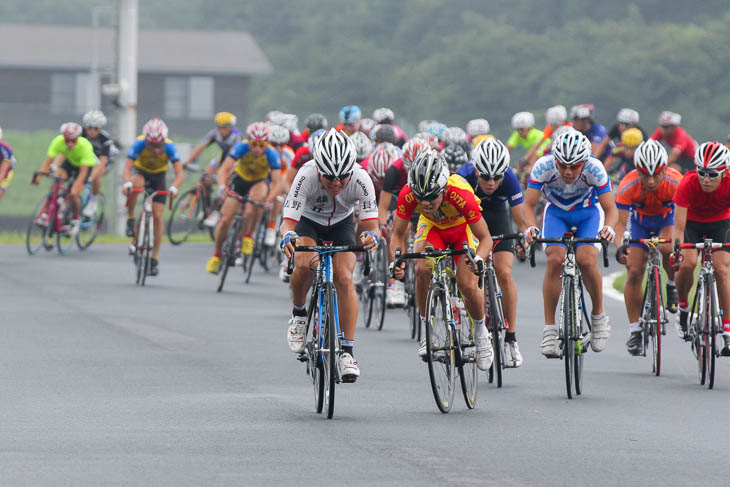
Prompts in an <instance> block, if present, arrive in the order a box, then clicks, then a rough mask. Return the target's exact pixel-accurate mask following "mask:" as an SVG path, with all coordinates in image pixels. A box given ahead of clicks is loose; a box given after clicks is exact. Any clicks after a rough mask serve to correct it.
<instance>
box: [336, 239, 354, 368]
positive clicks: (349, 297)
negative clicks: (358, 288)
mask: <svg viewBox="0 0 730 487" xmlns="http://www.w3.org/2000/svg"><path fill="white" fill-rule="evenodd" d="M332 260H333V266H334V268H333V271H334V281H335V288H336V289H337V308H338V310H339V316H340V329H341V330H342V333H344V336H345V340H348V341H353V340H355V324H356V323H357V293H356V292H355V284H354V283H353V281H352V271H353V270H354V269H355V254H353V253H352V252H338V253H336V254H335V255H334V257H333V259H332ZM346 351H347V352H348V353H350V354H352V350H351V349H350V350H346Z"/></svg>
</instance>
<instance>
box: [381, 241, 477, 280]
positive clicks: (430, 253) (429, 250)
mask: <svg viewBox="0 0 730 487" xmlns="http://www.w3.org/2000/svg"><path fill="white" fill-rule="evenodd" d="M402 252H403V249H401V248H400V247H398V248H397V249H395V260H394V261H393V272H390V273H389V274H390V277H392V278H395V269H396V267H400V265H401V264H402V263H403V262H405V261H406V260H408V259H425V258H427V257H453V256H456V255H465V256H466V258H467V259H469V262H470V263H471V265H472V268H473V269H477V267H478V266H477V263H476V261H475V260H474V255H475V254H474V250H472V249H471V248H470V247H469V245H468V244H467V243H466V242H463V243H462V246H461V248H460V249H435V248H433V247H426V248H425V249H424V250H423V251H421V252H410V253H407V254H403V253H402ZM483 262H484V261H482V263H483ZM477 275H478V276H479V287H480V288H481V287H482V286H483V285H484V268H482V269H479V272H478V273H477Z"/></svg>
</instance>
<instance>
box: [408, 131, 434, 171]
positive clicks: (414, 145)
mask: <svg viewBox="0 0 730 487" xmlns="http://www.w3.org/2000/svg"><path fill="white" fill-rule="evenodd" d="M430 147H431V145H430V144H429V143H428V142H427V141H426V140H424V139H422V138H420V137H416V138H414V139H411V140H409V141H408V142H406V143H405V145H404V146H403V166H405V168H406V169H410V167H411V164H413V161H415V160H416V157H417V156H418V154H419V153H420V152H421V151H424V150H426V149H429V148H430Z"/></svg>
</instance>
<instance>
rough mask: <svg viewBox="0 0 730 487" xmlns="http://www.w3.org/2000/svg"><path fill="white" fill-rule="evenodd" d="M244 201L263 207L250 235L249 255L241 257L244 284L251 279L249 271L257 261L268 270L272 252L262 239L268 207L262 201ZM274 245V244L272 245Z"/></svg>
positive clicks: (264, 233)
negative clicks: (244, 278) (251, 248)
mask: <svg viewBox="0 0 730 487" xmlns="http://www.w3.org/2000/svg"><path fill="white" fill-rule="evenodd" d="M246 203H248V204H250V205H253V206H256V207H259V208H263V209H264V211H263V212H262V214H261V218H260V219H259V223H258V224H257V225H256V229H255V230H254V234H253V237H252V238H253V250H252V251H251V255H246V256H244V257H243V272H244V274H245V276H246V284H248V283H249V281H251V273H252V271H253V268H254V266H255V265H256V263H257V262H258V263H259V265H260V266H261V268H262V269H264V271H266V272H268V271H269V257H270V256H271V255H272V252H271V247H266V246H265V245H264V240H265V239H266V226H267V224H268V222H269V211H270V209H269V208H268V207H267V205H266V204H265V203H262V202H258V201H251V200H246ZM244 206H246V205H242V207H244ZM274 247H276V246H275V245H274Z"/></svg>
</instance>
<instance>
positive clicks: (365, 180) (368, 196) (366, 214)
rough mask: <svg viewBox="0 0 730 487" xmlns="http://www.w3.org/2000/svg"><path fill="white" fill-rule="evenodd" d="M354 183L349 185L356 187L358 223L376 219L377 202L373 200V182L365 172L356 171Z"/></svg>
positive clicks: (351, 182)
mask: <svg viewBox="0 0 730 487" xmlns="http://www.w3.org/2000/svg"><path fill="white" fill-rule="evenodd" d="M354 179H355V180H354V181H350V184H353V183H354V184H356V185H357V188H358V190H357V193H356V194H357V199H358V201H359V202H360V221H365V220H377V219H378V202H377V200H376V198H375V186H374V185H373V180H372V179H370V176H368V174H367V173H366V172H365V171H357V174H356V175H355V177H354Z"/></svg>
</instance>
